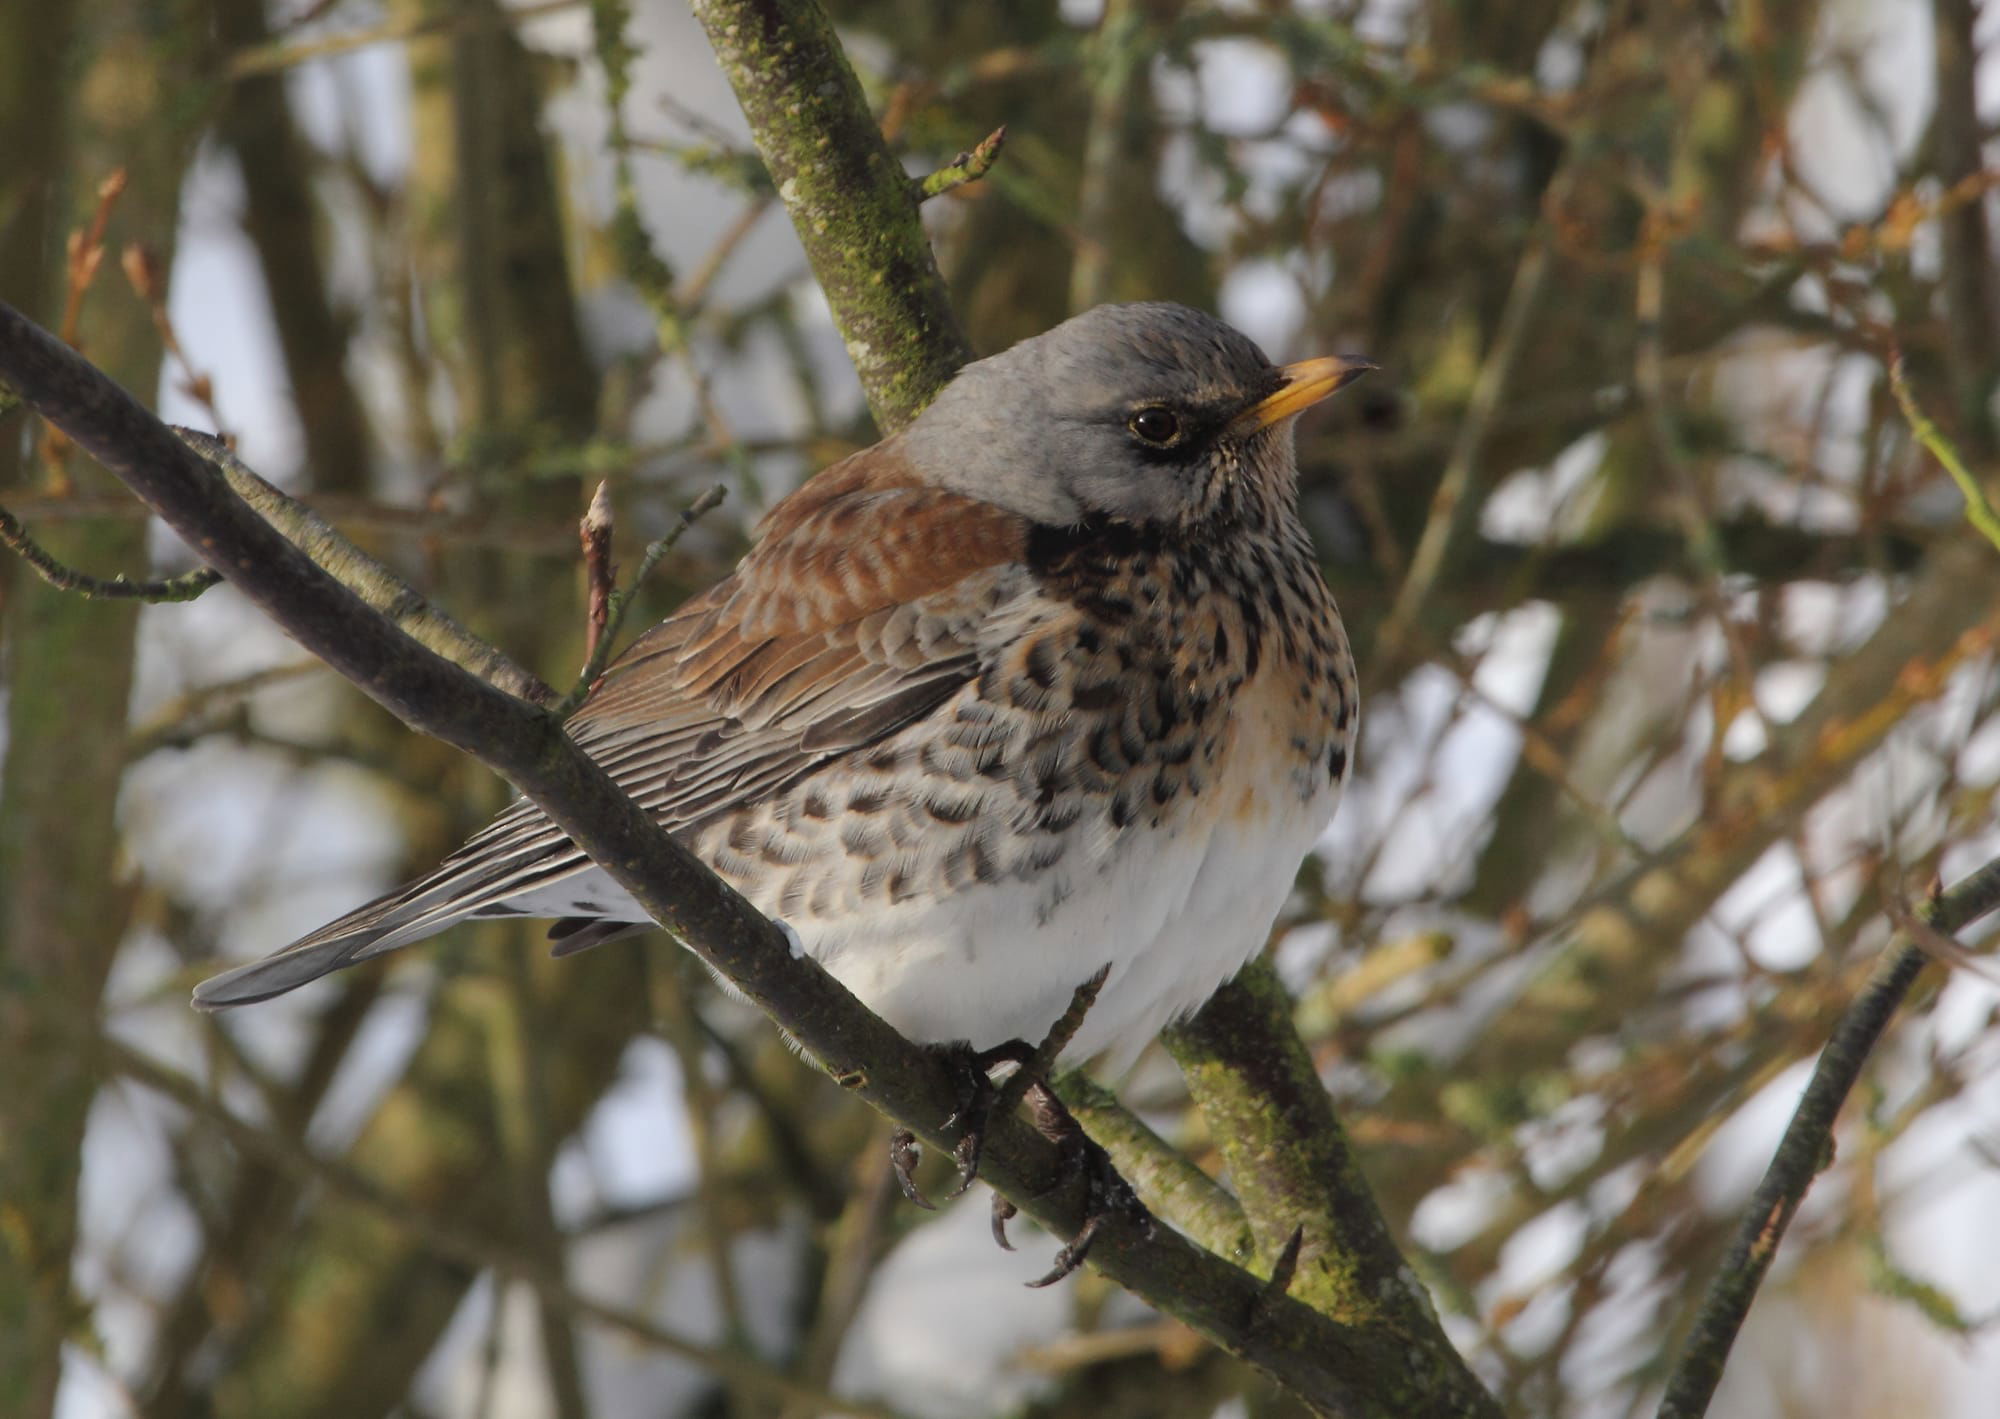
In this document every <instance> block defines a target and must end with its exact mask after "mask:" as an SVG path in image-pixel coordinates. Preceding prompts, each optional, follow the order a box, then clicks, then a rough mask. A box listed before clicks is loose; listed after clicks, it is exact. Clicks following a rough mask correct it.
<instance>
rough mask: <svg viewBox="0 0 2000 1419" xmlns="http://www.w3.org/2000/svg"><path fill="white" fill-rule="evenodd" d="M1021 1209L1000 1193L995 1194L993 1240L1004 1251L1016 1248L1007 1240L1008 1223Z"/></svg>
mask: <svg viewBox="0 0 2000 1419" xmlns="http://www.w3.org/2000/svg"><path fill="white" fill-rule="evenodd" d="M1020 1210H1021V1209H1020V1208H1018V1207H1016V1206H1015V1205H1014V1204H1013V1203H1011V1202H1009V1201H1008V1200H1007V1199H1006V1198H1004V1197H1002V1196H1001V1195H1000V1194H999V1193H997V1192H996V1193H994V1194H993V1240H994V1241H996V1242H998V1243H999V1244H1000V1250H1002V1251H1012V1250H1014V1244H1013V1243H1012V1242H1010V1241H1008V1240H1007V1223H1008V1221H1009V1220H1010V1219H1011V1218H1012V1217H1013V1216H1014V1215H1015V1213H1017V1212H1019V1211H1020Z"/></svg>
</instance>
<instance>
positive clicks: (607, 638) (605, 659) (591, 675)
mask: <svg viewBox="0 0 2000 1419" xmlns="http://www.w3.org/2000/svg"><path fill="white" fill-rule="evenodd" d="M728 493H729V490H728V489H727V488H725V487H723V486H722V484H720V483H717V484H716V485H715V486H714V487H712V488H710V489H709V490H708V491H707V492H705V493H703V494H702V495H701V496H700V497H698V498H696V499H695V500H694V501H693V502H691V503H689V504H688V505H687V507H686V508H685V509H684V510H683V511H682V513H681V519H680V521H679V522H677V523H675V524H674V528H673V531H671V532H669V533H668V534H667V535H666V536H664V537H662V538H660V539H659V540H658V541H656V542H654V543H652V544H651V545H649V546H648V547H647V548H646V555H645V556H643V557H641V558H640V559H639V569H638V570H637V571H635V572H633V573H632V584H631V585H630V586H628V587H626V588H625V589H624V590H623V591H613V592H611V593H610V596H609V598H608V606H607V610H606V612H605V618H604V629H603V631H602V632H600V633H599V635H598V637H597V643H596V644H595V645H594V646H592V647H591V651H590V656H589V658H588V660H586V661H585V663H584V667H583V671H582V673H581V674H580V675H578V676H577V681H576V684H575V685H574V686H573V687H571V689H570V692H569V693H568V694H567V695H564V696H563V697H562V701H561V703H559V704H557V705H556V707H555V715H556V718H557V719H568V718H569V717H570V716H571V715H573V714H575V713H576V711H577V708H578V706H580V705H581V704H582V703H583V702H584V701H585V700H586V699H588V698H589V697H590V687H591V686H593V685H595V684H596V683H597V681H598V679H599V678H600V677H601V676H602V675H603V674H604V667H605V666H606V664H608V663H609V662H610V660H611V647H612V646H614V645H616V644H617V643H618V628H619V626H621V625H623V624H624V622H625V610H626V608H627V607H628V606H629V605H630V604H631V602H632V594H633V593H634V592H636V591H637V590H638V589H639V588H640V586H642V585H643V584H644V583H645V580H646V578H647V577H649V576H651V575H652V574H653V568H654V567H657V566H658V565H659V564H660V559H661V558H662V557H664V556H666V555H667V553H668V552H669V551H671V550H672V549H673V545H674V543H676V542H678V541H680V540H681V536H682V534H684V533H685V532H686V531H687V530H688V529H689V528H690V527H692V526H694V525H695V523H696V522H697V521H699V520H700V519H701V518H702V517H703V516H704V515H706V514H707V513H710V512H712V511H714V510H715V509H716V508H718V507H720V506H721V505H722V500H723V498H725V497H726V496H728ZM593 501H595V500H594V499H593Z"/></svg>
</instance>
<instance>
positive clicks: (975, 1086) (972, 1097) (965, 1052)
mask: <svg viewBox="0 0 2000 1419" xmlns="http://www.w3.org/2000/svg"><path fill="white" fill-rule="evenodd" d="M934 1048H935V1049H936V1050H937V1052H938V1053H939V1054H941V1055H942V1056H943V1057H944V1059H945V1062H946V1064H947V1065H948V1066H949V1067H950V1068H951V1069H952V1070H953V1071H954V1072H955V1073H957V1074H958V1076H959V1094H958V1104H957V1106H956V1107H955V1108H954V1109H953V1110H952V1112H951V1116H950V1117H949V1118H947V1119H946V1120H945V1127H946V1128H956V1129H957V1130H958V1131H959V1133H958V1144H957V1146H956V1147H954V1148H953V1149H952V1158H953V1160H954V1161H956V1162H957V1164H958V1186H956V1187H954V1188H953V1189H952V1190H951V1192H950V1194H949V1196H951V1197H957V1196H959V1195H960V1194H961V1193H963V1192H964V1191H965V1190H966V1189H967V1188H969V1187H971V1186H972V1184H973V1182H974V1181H975V1180H977V1178H978V1177H979V1157H980V1154H981V1152H982V1151H983V1150H984V1149H985V1147H986V1129H987V1125H988V1124H989V1123H991V1122H992V1119H993V1110H994V1106H995V1105H996V1104H997V1103H998V1102H999V1101H1000V1100H1001V1099H1003V1098H1005V1097H1007V1096H1008V1095H1009V1094H1010V1093H1012V1092H1013V1088H1012V1086H1013V1084H1014V1081H1015V1080H1016V1079H1018V1078H1020V1071H1024V1070H1028V1069H1031V1068H1032V1067H1033V1066H1034V1062H1035V1046H1033V1045H1031V1044H1029V1043H1028V1042H1027V1041H1026V1040H1008V1041H1007V1042H1006V1043H1004V1044H998V1045H995V1046H994V1047H993V1048H992V1049H985V1050H975V1049H973V1048H972V1047H971V1046H969V1045H964V1044H949V1045H937V1046H934ZM1003 1064H1011V1065H1013V1066H1015V1070H1016V1073H1015V1074H1014V1075H1011V1076H1009V1077H1008V1079H1007V1080H1006V1081H1005V1082H1004V1083H1001V1084H995V1083H994V1082H993V1071H994V1070H995V1069H998V1068H999V1067H1000V1066H1001V1065H1003ZM919 1156H920V1154H919V1150H918V1147H917V1136H916V1134H914V1133H912V1132H910V1130H909V1129H907V1128H899V1129H897V1130H896V1131H895V1132H894V1133H892V1134H890V1135H889V1161H890V1166H891V1167H893V1168H894V1169H895V1172H896V1182H897V1183H898V1184H899V1185H900V1186H901V1187H902V1189H903V1196H905V1197H907V1198H909V1199H910V1201H912V1202H914V1203H916V1204H917V1206H919V1207H924V1208H931V1209H933V1210H935V1204H934V1203H932V1201H931V1200H930V1199H929V1198H928V1197H925V1196H924V1194H923V1190H922V1189H921V1188H919V1187H918V1186H917V1178H916V1168H917V1160H918V1158H919Z"/></svg>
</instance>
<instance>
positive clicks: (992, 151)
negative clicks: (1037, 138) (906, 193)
mask: <svg viewBox="0 0 2000 1419" xmlns="http://www.w3.org/2000/svg"><path fill="white" fill-rule="evenodd" d="M1006 141H1007V125H1006V124H1004V123H1003V124H1001V125H1000V126H999V127H998V128H996V129H994V130H993V131H992V132H991V133H988V134H987V135H986V136H985V137H984V138H982V139H980V140H979V143H978V144H977V146H975V147H973V148H972V149H971V150H970V151H968V152H963V153H960V154H959V155H958V156H957V157H955V158H953V159H952V160H951V161H950V162H948V163H946V164H945V165H944V166H943V167H941V168H939V169H938V170H937V171H936V172H934V173H932V174H930V175H929V176H928V177H922V178H916V179H914V181H915V182H916V186H917V200H918V201H919V202H928V201H930V200H931V198H933V197H941V196H943V195H944V194H945V193H947V192H949V191H951V190H952V189H953V188H954V187H963V186H965V185H966V184H967V183H968V182H977V181H979V179H980V178H982V177H984V176H986V172H987V169H988V168H991V167H992V166H993V164H994V163H995V162H996V161H998V159H999V157H1000V149H1001V147H1002V146H1003V145H1004V144H1005V143H1006Z"/></svg>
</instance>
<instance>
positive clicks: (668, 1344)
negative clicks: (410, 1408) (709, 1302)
mask: <svg viewBox="0 0 2000 1419" xmlns="http://www.w3.org/2000/svg"><path fill="white" fill-rule="evenodd" d="M100 1045H101V1047H102V1049H103V1050H104V1052H105V1055H106V1057H107V1059H108V1060H109V1062H110V1063H111V1065H112V1067H114V1068H115V1069H117V1070H118V1072H119V1073H121V1074H123V1075H125V1076H126V1077H128V1078H130V1079H131V1080H133V1081H134V1082H135V1083H138V1084H141V1085H143V1086H145V1087H146V1088H148V1089H151V1090H153V1091H154V1092H156V1093H159V1094H164V1095H165V1096H166V1097H167V1098H169V1099H172V1100H173V1101H174V1102H175V1103H177V1104H179V1105H180V1106H181V1107H182V1108H184V1109H186V1110H187V1111H188V1112H189V1113H190V1114H193V1115H194V1116H195V1117H196V1118H198V1119H201V1120H202V1121H203V1122H204V1123H206V1124H208V1125H209V1126H210V1127H213V1128H215V1129H217V1130H219V1131H220V1132H222V1133H224V1134H225V1135H227V1136H228V1138H229V1141H230V1142H231V1143H233V1144H235V1145H236V1146H237V1147H238V1148H241V1149H243V1150H244V1151H245V1152H248V1153H253V1154H256V1155H257V1156H259V1157H261V1158H263V1159H264V1160H265V1161H266V1162H268V1163H271V1164H272V1165H274V1166H275V1167H276V1168H277V1169H278V1170H279V1171H280V1172H283V1173H285V1174H287V1175H288V1176H290V1177H291V1178H293V1179H294V1180H295V1181H297V1182H301V1183H315V1184H318V1185H320V1186H323V1187H326V1188H328V1189H329V1190H330V1191H332V1192H333V1193H335V1194H336V1195H338V1196H339V1197H341V1198H342V1199H343V1200H345V1201H347V1202H350V1203H353V1204H355V1205H357V1206H359V1207H362V1208H364V1209H366V1210H367V1211H368V1212H370V1213H372V1214H374V1215H375V1216H376V1217H378V1218H380V1219H381V1220H382V1221H384V1222H387V1223H388V1224H389V1225H391V1226H393V1227H395V1228H396V1229H398V1230H399V1231H403V1232H407V1233H408V1234H409V1235H411V1236H413V1237H415V1238H416V1239H417V1240H418V1241H420V1242H422V1243H423V1245H424V1246H425V1247H426V1248H427V1249H428V1250H430V1251H431V1252H432V1253H434V1254H435V1255H437V1256H440V1257H445V1258H448V1259H450V1260H453V1261H456V1262H458V1263H459V1264H461V1265H464V1266H470V1267H473V1268H475V1269H479V1270H491V1271H493V1272H494V1273H495V1274H496V1275H497V1276H498V1277H499V1278H501V1279H502V1280H514V1281H521V1282H525V1283H526V1284H527V1285H528V1286H529V1287H530V1288H531V1289H532V1290H533V1291H534V1292H535V1294H536V1295H537V1296H539V1297H541V1298H542V1299H543V1300H544V1301H545V1302H546V1303H547V1304H549V1305H551V1306H554V1307H556V1308H559V1309H561V1310H564V1311H567V1312H569V1313H570V1314H572V1315H575V1316H578V1317H581V1318H582V1319H585V1320H590V1321H595V1322H596V1323H597V1324H599V1325H603V1326H607V1327H609V1328H610V1329H613V1330H617V1331H622V1332H624V1333H625V1334H626V1335H628V1336H630V1337H632V1338H633V1339H635V1340H638V1341H639V1342H640V1343H642V1344H645V1345H651V1346H653V1347H655V1348H657V1349H660V1350H665V1351H667V1352H668V1353H670V1354H674V1355H679V1356H681V1357H683V1358H684V1359H687V1360H691V1361H693V1362H694V1363H696V1364H698V1365H701V1366H703V1367H704V1368H706V1369H708V1370H710V1371H711V1372H713V1373H714V1374H716V1375H718V1376H722V1377H726V1378H728V1379H730V1380H733V1381H737V1382H740V1383H742V1384H744V1385H746V1386H749V1387H753V1388H755V1389H756V1390H758V1391H759V1392H760V1393H763V1394H767V1395H770V1396H771V1397H773V1398H775V1399H785V1400H797V1401H805V1402H809V1403H811V1404H813V1405H814V1406H816V1407H815V1410H814V1412H815V1413H835V1414H856V1415H888V1414H890V1413H892V1411H889V1410H886V1409H885V1408H883V1407H882V1406H880V1405H875V1404H860V1405H857V1404H849V1403H847V1402H845V1401H843V1400H840V1399H838V1398H836V1397H835V1396H833V1395H830V1394H827V1393H826V1392H825V1391H823V1390H818V1389H815V1388H813V1387H812V1386H809V1385H804V1384H800V1383H799V1382H797V1381H796V1380H793V1379H790V1378H788V1377H787V1376H784V1375H781V1374H777V1373H775V1372H773V1371H771V1370H769V1369H766V1368H765V1367H764V1366H763V1365H761V1364H759V1363H757V1362H756V1361H755V1360H752V1359H750V1358H748V1357H747V1356H744V1355H742V1354H740V1353H738V1352H736V1351H732V1350H727V1349H722V1348H718V1347H716V1346H713V1345H705V1344H703V1343H701V1342H700V1341H697V1340H692V1339H689V1338H688V1337H687V1336H684V1335H681V1334H679V1333H677V1332H675V1331H672V1330H669V1329H668V1328H666V1327H665V1326H662V1325H659V1324H657V1323H656V1322H654V1321H652V1320H651V1319H649V1318H648V1317H646V1316H644V1315H641V1314H639V1313H638V1312H636V1311H630V1310H627V1309H625V1308H624V1307H621V1306H614V1305H610V1304H608V1303H606V1302H603V1301H597V1300H593V1299H591V1298H590V1297H589V1296H586V1295H583V1294H581V1293H580V1292H578V1291H575V1290H573V1289H571V1287H570V1285H569V1283H568V1281H567V1280H565V1279H564V1277H563V1276H562V1273H561V1270H560V1268H558V1267H556V1266H554V1265H552V1264H550V1263H549V1262H546V1261H544V1260H543V1259H541V1258H540V1257H537V1256H534V1255H532V1254H530V1253H527V1252H522V1251H516V1250H515V1249H514V1248H513V1247H512V1246H510V1245H509V1244H508V1243H506V1242H504V1241H502V1240H500V1239H498V1238H495V1237H488V1236H484V1235H481V1234H479V1233H477V1232H474V1231H471V1230H470V1229H468V1228H466V1227H464V1226H463V1225H462V1224H461V1223H459V1222H457V1221H455V1220H453V1219H451V1218H449V1217H443V1216H438V1215H435V1214H433V1213H429V1212H425V1211H423V1210H422V1209H420V1208H418V1207H416V1206H414V1205H413V1204H411V1203H410V1202H408V1201H407V1200H405V1199H403V1198H400V1197H398V1196H396V1195H395V1194H394V1193H393V1192H391V1191H389V1190H388V1189H387V1188H385V1187H383V1186H382V1185H381V1184H379V1183H377V1182H376V1181H374V1180H373V1179H372V1178H369V1177H367V1176H365V1175H364V1174H362V1173H360V1172H359V1171H357V1170H355V1169H354V1168H352V1167H349V1166H348V1165H347V1164H346V1163H343V1162H341V1161H339V1160H338V1159H334V1158H328V1157H324V1156H322V1155H320V1154H319V1153H316V1152H314V1151H313V1149H312V1148H311V1147H310V1146H309V1145H307V1144H306V1143H304V1142H302V1141H300V1140H298V1139H296V1138H293V1137H291V1136H289V1135H288V1134H286V1133H284V1132H282V1131H281V1130H279V1129H275V1128H272V1127H270V1126H269V1125H268V1124H250V1123H246V1122H244V1121H243V1120H242V1119H239V1118H238V1117H237V1116H236V1115H235V1114H234V1113H233V1112H231V1111H230V1109H229V1108H228V1107H227V1106H226V1105H224V1104H223V1103H222V1102H221V1101H220V1100H218V1099H216V1098H215V1097H214V1096H213V1095H211V1094H210V1093H209V1092H208V1091H207V1090H206V1089H204V1088H202V1086H201V1085H200V1084H198V1083H197V1082H196V1081H195V1080H194V1079H192V1078H190V1077H189V1076H187V1075H186V1074H183V1073H181V1072H180V1071H178V1070H175V1069H172V1068H170V1067H169V1066H167V1065H165V1064H163V1063H161V1062H160V1061H158V1060H156V1059H154V1058H152V1057H151V1056H150V1055H147V1054H145V1053H142V1052H141V1051H139V1050H136V1049H134V1048H132V1047H131V1046H130V1045H127V1044H124V1043H123V1042H121V1041H119V1040H118V1039H116V1038H115V1037H114V1036H111V1035H104V1036H101V1037H100Z"/></svg>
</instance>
